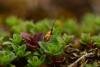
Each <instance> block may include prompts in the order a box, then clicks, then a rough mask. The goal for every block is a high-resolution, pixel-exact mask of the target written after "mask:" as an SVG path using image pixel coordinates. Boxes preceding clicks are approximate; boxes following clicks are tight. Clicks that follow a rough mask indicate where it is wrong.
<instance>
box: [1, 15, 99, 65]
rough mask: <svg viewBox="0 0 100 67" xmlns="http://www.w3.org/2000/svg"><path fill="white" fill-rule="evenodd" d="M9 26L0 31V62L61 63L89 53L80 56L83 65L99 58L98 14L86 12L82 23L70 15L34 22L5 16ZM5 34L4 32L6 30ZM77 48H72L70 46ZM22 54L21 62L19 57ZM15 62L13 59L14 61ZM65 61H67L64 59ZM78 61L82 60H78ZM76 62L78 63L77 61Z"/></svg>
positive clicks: (2, 63)
mask: <svg viewBox="0 0 100 67" xmlns="http://www.w3.org/2000/svg"><path fill="white" fill-rule="evenodd" d="M4 24H5V26H7V27H8V28H9V30H8V31H7V32H6V31H4V32H2V31H0V32H1V34H0V66H2V67H7V66H18V65H19V64H16V63H18V62H19V61H20V62H21V63H22V66H23V67H45V66H46V67H50V66H51V67H58V66H60V67H63V66H65V67H66V66H68V65H70V64H71V63H74V62H75V61H76V60H77V59H78V58H80V57H81V56H82V55H83V54H84V53H86V54H88V53H91V52H92V53H93V56H92V58H97V59H93V60H92V58H91V56H89V57H87V58H86V59H85V60H84V63H83V64H85V66H86V67H92V65H90V63H89V62H91V61H90V58H91V60H92V62H91V63H97V65H98V66H99V62H100V59H98V58H100V17H99V16H95V15H87V16H85V17H84V18H83V20H82V23H80V24H78V23H77V22H76V21H75V20H74V19H68V20H58V19H57V20H50V19H44V20H41V21H38V22H36V23H34V22H32V21H26V20H22V19H19V18H17V17H14V16H12V17H8V18H7V19H5V23H4ZM5 33H6V34H7V35H6V34H5ZM8 33H10V34H9V35H8ZM75 45H76V46H78V47H79V48H74V47H73V46H75ZM22 58H25V59H24V61H25V63H24V62H23V61H22V60H21V59H22ZM15 62H16V63H15ZM66 62H67V63H66ZM81 62H82V60H81ZM77 64H79V65H83V64H80V62H78V63H77Z"/></svg>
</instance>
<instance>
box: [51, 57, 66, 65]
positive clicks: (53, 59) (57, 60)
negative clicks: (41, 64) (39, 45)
mask: <svg viewBox="0 0 100 67" xmlns="http://www.w3.org/2000/svg"><path fill="white" fill-rule="evenodd" d="M64 60H65V57H64V56H59V57H56V56H53V57H51V62H52V63H53V64H60V63H63V62H64Z"/></svg>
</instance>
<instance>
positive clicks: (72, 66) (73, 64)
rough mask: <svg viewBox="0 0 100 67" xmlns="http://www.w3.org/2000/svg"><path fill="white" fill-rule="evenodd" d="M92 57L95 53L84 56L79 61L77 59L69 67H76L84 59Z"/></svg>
mask: <svg viewBox="0 0 100 67" xmlns="http://www.w3.org/2000/svg"><path fill="white" fill-rule="evenodd" d="M91 55H93V53H86V54H85V55H83V56H81V57H80V58H79V59H77V60H76V61H75V62H73V63H72V64H70V65H69V66H68V67H75V66H76V65H77V63H78V62H79V61H81V60H82V59H84V58H86V57H89V56H91Z"/></svg>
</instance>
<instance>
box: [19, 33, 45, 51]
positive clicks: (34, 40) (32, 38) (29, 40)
mask: <svg viewBox="0 0 100 67" xmlns="http://www.w3.org/2000/svg"><path fill="white" fill-rule="evenodd" d="M21 36H22V38H23V40H24V41H25V42H26V45H27V47H28V48H29V49H30V50H36V49H38V48H39V44H38V42H39V41H41V40H42V39H43V33H36V34H35V35H31V34H29V33H21Z"/></svg>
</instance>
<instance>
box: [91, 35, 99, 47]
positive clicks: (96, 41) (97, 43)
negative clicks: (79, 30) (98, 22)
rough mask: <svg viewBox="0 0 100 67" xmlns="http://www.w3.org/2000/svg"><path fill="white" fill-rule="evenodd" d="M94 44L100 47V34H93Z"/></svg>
mask: <svg viewBox="0 0 100 67" xmlns="http://www.w3.org/2000/svg"><path fill="white" fill-rule="evenodd" d="M92 40H93V44H94V45H96V46H97V47H100V35H98V36H93V37H92Z"/></svg>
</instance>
